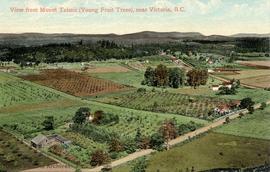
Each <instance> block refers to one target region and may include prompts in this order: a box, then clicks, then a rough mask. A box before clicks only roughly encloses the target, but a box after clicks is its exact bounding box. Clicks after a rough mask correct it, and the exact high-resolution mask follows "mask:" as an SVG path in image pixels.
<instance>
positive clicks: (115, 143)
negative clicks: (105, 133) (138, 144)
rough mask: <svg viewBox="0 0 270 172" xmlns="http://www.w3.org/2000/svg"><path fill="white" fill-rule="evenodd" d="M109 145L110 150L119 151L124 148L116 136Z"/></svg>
mask: <svg viewBox="0 0 270 172" xmlns="http://www.w3.org/2000/svg"><path fill="white" fill-rule="evenodd" d="M109 146H110V147H109V149H110V151H111V152H121V151H123V150H124V146H123V143H122V142H121V141H120V140H119V139H118V138H112V140H111V142H110V145H109Z"/></svg>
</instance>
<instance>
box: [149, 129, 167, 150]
mask: <svg viewBox="0 0 270 172" xmlns="http://www.w3.org/2000/svg"><path fill="white" fill-rule="evenodd" d="M164 142H165V140H164V138H163V136H162V135H161V134H160V133H154V134H152V136H151V138H150V146H151V148H153V149H156V150H162V149H163V148H164V147H163V145H164Z"/></svg>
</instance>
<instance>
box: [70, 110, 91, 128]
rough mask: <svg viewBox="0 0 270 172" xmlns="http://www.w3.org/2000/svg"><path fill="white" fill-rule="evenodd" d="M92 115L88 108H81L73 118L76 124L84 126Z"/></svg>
mask: <svg viewBox="0 0 270 172" xmlns="http://www.w3.org/2000/svg"><path fill="white" fill-rule="evenodd" d="M89 115H90V109H89V108H88V107H81V108H79V109H78V110H77V112H76V113H75V116H74V117H73V118H72V120H73V122H74V123H75V124H83V123H85V121H86V118H87V117H88V116H89Z"/></svg>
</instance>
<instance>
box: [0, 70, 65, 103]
mask: <svg viewBox="0 0 270 172" xmlns="http://www.w3.org/2000/svg"><path fill="white" fill-rule="evenodd" d="M0 97H1V99H0V108H7V107H10V106H15V105H21V104H30V103H41V102H51V101H55V100H60V99H61V98H62V97H61V96H60V95H59V94H56V93H54V92H52V91H49V90H45V89H43V88H40V87H36V86H34V85H33V84H31V83H28V82H26V81H23V80H21V79H19V78H16V77H13V76H11V75H7V74H3V73H0Z"/></svg>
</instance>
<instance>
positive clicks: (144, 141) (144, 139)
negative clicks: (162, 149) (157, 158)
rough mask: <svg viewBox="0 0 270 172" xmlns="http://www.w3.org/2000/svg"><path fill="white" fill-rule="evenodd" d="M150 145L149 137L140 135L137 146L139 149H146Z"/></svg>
mask: <svg viewBox="0 0 270 172" xmlns="http://www.w3.org/2000/svg"><path fill="white" fill-rule="evenodd" d="M149 146H150V139H149V138H148V137H142V138H141V141H140V144H139V148H140V149H148V148H149Z"/></svg>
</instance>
